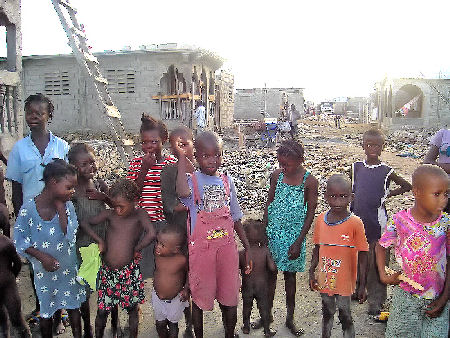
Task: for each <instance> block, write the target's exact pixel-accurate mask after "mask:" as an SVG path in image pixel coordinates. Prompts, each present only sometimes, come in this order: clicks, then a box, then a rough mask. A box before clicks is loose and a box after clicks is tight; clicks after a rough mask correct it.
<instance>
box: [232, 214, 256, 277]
mask: <svg viewBox="0 0 450 338" xmlns="http://www.w3.org/2000/svg"><path fill="white" fill-rule="evenodd" d="M234 231H236V233H237V235H238V237H239V239H240V240H241V243H242V245H243V246H244V251H245V270H244V272H245V274H246V275H248V274H249V273H250V272H252V268H253V262H252V261H251V260H250V257H249V254H248V249H249V248H250V244H249V243H248V239H247V235H246V234H245V231H244V227H243V226H242V223H241V220H238V221H236V222H234Z"/></svg>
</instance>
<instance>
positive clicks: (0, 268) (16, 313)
mask: <svg viewBox="0 0 450 338" xmlns="http://www.w3.org/2000/svg"><path fill="white" fill-rule="evenodd" d="M21 267H22V262H21V261H20V257H19V255H18V254H17V252H16V248H15V247H14V244H13V242H12V241H11V240H10V239H9V238H8V237H6V236H4V235H1V234H0V337H9V327H8V320H7V315H6V313H8V315H9V320H10V322H11V324H12V326H13V329H14V331H16V332H15V335H14V334H13V337H31V334H30V330H29V329H28V326H27V325H26V323H25V320H24V319H23V316H22V310H21V301H20V296H19V292H18V290H17V285H16V277H17V275H18V274H19V272H20V268H21Z"/></svg>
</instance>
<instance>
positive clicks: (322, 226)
mask: <svg viewBox="0 0 450 338" xmlns="http://www.w3.org/2000/svg"><path fill="white" fill-rule="evenodd" d="M352 198H353V194H352V188H351V182H350V180H349V179H348V178H347V177H346V176H344V175H333V176H331V177H330V179H329V180H328V182H327V187H326V191H325V200H326V201H327V203H328V205H329V206H330V210H328V211H326V212H324V213H322V214H320V215H319V216H318V217H317V220H316V225H315V227H314V244H315V247H314V250H313V253H312V258H311V267H310V270H309V284H310V288H311V290H318V291H319V292H320V296H321V297H322V316H323V318H322V338H329V337H331V329H332V328H333V322H334V313H335V312H336V307H337V308H338V309H339V320H340V322H341V324H342V331H343V333H344V337H355V328H354V326H353V319H352V314H351V311H350V302H351V295H352V293H353V292H354V291H355V285H356V276H357V271H358V266H359V267H360V271H361V276H360V278H361V282H360V284H359V289H358V291H357V294H358V297H359V301H360V303H363V302H364V301H365V297H366V288H365V284H364V281H365V280H366V278H365V275H364V274H365V272H366V266H367V251H368V250H369V245H368V244H367V240H366V236H365V234H364V225H363V224H362V222H361V220H360V219H359V218H358V217H357V216H354V215H353V214H352V213H350V211H349V210H348V207H349V204H350V202H351V200H352ZM317 265H319V270H318V278H317V279H316V276H315V271H316V267H317Z"/></svg>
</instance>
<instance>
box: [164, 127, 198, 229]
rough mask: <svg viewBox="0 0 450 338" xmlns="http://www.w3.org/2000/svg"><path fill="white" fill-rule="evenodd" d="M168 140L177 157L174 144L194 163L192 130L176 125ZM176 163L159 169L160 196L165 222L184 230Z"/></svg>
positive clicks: (184, 217)
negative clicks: (177, 186)
mask: <svg viewBox="0 0 450 338" xmlns="http://www.w3.org/2000/svg"><path fill="white" fill-rule="evenodd" d="M169 142H170V145H171V149H172V152H173V154H174V155H175V156H176V157H177V156H178V155H177V153H176V145H177V144H178V145H179V146H180V148H181V149H182V150H183V152H184V154H185V156H186V158H187V159H188V160H189V161H190V162H191V163H195V160H194V136H193V135H192V131H191V130H190V129H189V128H187V127H184V126H182V127H178V128H176V129H174V130H173V131H172V132H171V133H170V136H169ZM177 173H178V165H177V164H176V163H174V164H168V165H166V166H165V167H164V168H163V169H162V171H161V196H162V204H163V210H164V215H165V218H166V220H167V223H169V224H174V225H179V226H180V227H181V228H182V229H183V230H186V222H187V214H188V213H187V208H186V207H185V206H184V205H183V203H181V202H180V200H179V199H178V195H177V189H176V181H177Z"/></svg>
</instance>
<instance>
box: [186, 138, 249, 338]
mask: <svg viewBox="0 0 450 338" xmlns="http://www.w3.org/2000/svg"><path fill="white" fill-rule="evenodd" d="M195 151H196V152H195V157H196V159H197V163H198V166H199V168H200V171H195V172H194V173H193V174H192V175H189V177H187V175H186V172H187V170H186V169H187V159H186V157H185V155H184V153H183V151H182V149H181V148H178V149H177V152H178V159H179V160H178V161H179V162H178V176H177V192H178V195H179V196H180V198H181V201H182V203H183V204H184V205H185V206H186V207H187V208H189V219H188V224H187V226H188V243H189V288H190V292H191V295H192V322H193V324H194V331H195V336H196V338H201V337H203V310H207V311H210V310H212V309H213V306H214V299H217V301H218V302H219V305H220V309H221V310H222V318H223V321H224V323H223V324H224V328H225V337H226V338H232V337H234V336H235V333H234V329H235V326H236V320H237V304H238V300H239V288H240V285H241V282H240V279H239V256H238V250H237V245H236V242H235V240H234V232H235V231H236V233H237V235H238V236H239V239H240V240H241V242H242V244H243V246H244V250H245V255H246V260H247V269H246V273H250V271H251V263H250V262H249V259H248V254H247V249H248V247H249V244H248V240H247V237H246V235H245V232H244V229H243V227H242V224H241V218H242V211H241V209H240V207H239V203H238V201H237V197H236V189H235V187H234V184H233V181H232V180H231V179H230V177H228V176H227V175H224V174H220V173H219V172H218V171H217V170H218V169H219V167H220V165H221V164H222V140H221V139H220V137H219V136H218V135H217V134H215V133H213V132H204V133H202V134H200V135H199V136H198V137H197V138H196V140H195Z"/></svg>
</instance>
